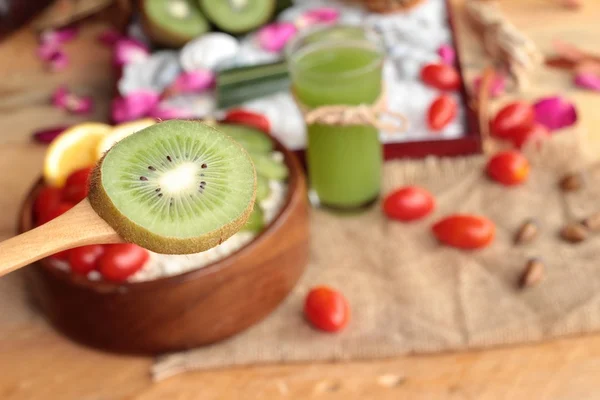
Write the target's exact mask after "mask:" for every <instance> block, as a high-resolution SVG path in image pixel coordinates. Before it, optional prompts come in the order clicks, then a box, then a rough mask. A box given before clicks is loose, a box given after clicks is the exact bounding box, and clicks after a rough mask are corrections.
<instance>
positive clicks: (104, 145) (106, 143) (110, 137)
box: [96, 118, 156, 159]
mask: <svg viewBox="0 0 600 400" xmlns="http://www.w3.org/2000/svg"><path fill="white" fill-rule="evenodd" d="M155 123H156V121H155V120H154V119H152V118H144V119H138V120H136V121H130V122H124V123H122V124H119V125H117V126H115V127H114V128H112V130H111V131H110V132H109V133H108V134H107V135H105V136H104V137H103V138H102V140H100V142H98V146H97V147H96V157H97V158H98V159H100V158H102V156H103V155H104V153H106V152H107V151H108V150H109V149H110V148H111V147H112V146H113V145H114V144H115V143H117V142H118V141H120V140H121V139H123V138H125V137H127V136H129V135H131V134H132V133H135V132H137V131H141V130H142V129H144V128H147V127H149V126H150V125H154V124H155Z"/></svg>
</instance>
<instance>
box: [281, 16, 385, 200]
mask: <svg viewBox="0 0 600 400" xmlns="http://www.w3.org/2000/svg"><path fill="white" fill-rule="evenodd" d="M286 57H287V62H288V68H289V71H290V77H291V81H292V90H293V93H294V96H295V97H296V100H297V101H298V102H299V103H301V104H302V105H303V106H304V107H307V108H309V109H315V108H318V107H321V106H328V105H348V106H356V105H361V104H367V105H370V104H373V103H375V102H376V101H377V99H378V98H379V96H380V95H381V88H382V68H383V59H384V52H383V48H382V46H381V44H380V40H379V37H378V36H377V35H376V34H375V33H374V32H372V31H368V30H365V29H364V28H362V27H357V26H348V25H333V26H327V27H323V28H319V29H317V30H311V31H307V32H304V33H301V34H300V35H298V36H297V37H296V38H294V39H293V40H292V41H291V42H290V43H289V44H288V46H287V48H286ZM307 134H308V146H307V152H306V156H307V166H308V174H309V181H310V185H311V189H312V191H313V192H314V193H315V194H316V195H317V196H318V199H319V204H320V205H323V206H326V207H332V208H342V209H355V208H361V207H364V206H366V205H368V204H370V203H372V202H373V201H374V200H376V199H377V197H378V196H379V192H380V187H381V171H382V165H383V148H382V144H381V142H380V140H379V132H378V129H377V128H375V127H374V126H372V125H339V124H337V125H333V124H332V125H329V124H322V123H314V124H310V125H309V126H307Z"/></svg>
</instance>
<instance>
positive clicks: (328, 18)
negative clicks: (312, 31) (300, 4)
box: [300, 7, 340, 26]
mask: <svg viewBox="0 0 600 400" xmlns="http://www.w3.org/2000/svg"><path fill="white" fill-rule="evenodd" d="M339 17H340V12H339V11H338V10H337V9H335V8H332V7H319V8H313V9H312V10H308V11H307V12H305V13H304V14H303V15H302V17H300V18H301V21H302V25H303V26H308V25H314V24H333V23H335V22H336V21H337V20H338V18H339Z"/></svg>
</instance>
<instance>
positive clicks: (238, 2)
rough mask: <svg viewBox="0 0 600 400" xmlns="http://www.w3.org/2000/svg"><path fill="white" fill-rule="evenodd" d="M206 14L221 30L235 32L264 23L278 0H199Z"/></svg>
mask: <svg viewBox="0 0 600 400" xmlns="http://www.w3.org/2000/svg"><path fill="white" fill-rule="evenodd" d="M198 1H199V3H200V6H201V7H202V11H204V15H206V18H208V19H209V20H210V21H211V22H212V23H213V24H215V25H216V26H217V27H218V28H219V29H220V30H222V31H224V32H228V33H233V34H241V33H246V32H249V31H251V30H253V29H256V28H258V27H259V26H261V25H264V24H265V23H266V22H267V21H269V20H270V19H271V17H272V16H273V14H274V13H275V9H276V7H275V6H276V0H198Z"/></svg>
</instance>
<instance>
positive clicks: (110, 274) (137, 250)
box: [98, 243, 150, 282]
mask: <svg viewBox="0 0 600 400" xmlns="http://www.w3.org/2000/svg"><path fill="white" fill-rule="evenodd" d="M149 257H150V254H149V253H148V251H147V250H146V249H143V248H141V247H140V246H136V245H135V244H130V243H122V244H121V243H120V244H112V245H108V246H106V248H105V249H104V254H102V255H101V256H100V258H99V259H98V271H100V273H101V274H102V276H103V277H104V279H106V280H107V281H113V282H123V281H124V280H126V279H127V278H129V277H130V276H131V275H133V274H134V273H136V272H137V271H139V270H140V269H141V268H142V267H143V266H144V264H145V263H146V261H147V260H148V258H149Z"/></svg>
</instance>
